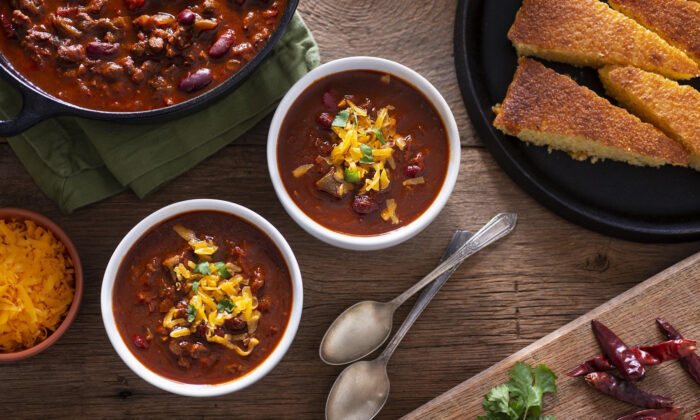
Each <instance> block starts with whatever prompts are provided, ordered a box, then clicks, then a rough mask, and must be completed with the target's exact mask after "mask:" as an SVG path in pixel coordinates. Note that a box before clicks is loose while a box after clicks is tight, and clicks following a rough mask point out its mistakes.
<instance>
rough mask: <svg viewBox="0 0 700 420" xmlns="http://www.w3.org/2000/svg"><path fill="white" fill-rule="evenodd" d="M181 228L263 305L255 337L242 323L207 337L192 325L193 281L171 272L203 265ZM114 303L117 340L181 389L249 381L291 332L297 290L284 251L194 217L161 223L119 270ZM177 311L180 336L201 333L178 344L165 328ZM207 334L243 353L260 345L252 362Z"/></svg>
mask: <svg viewBox="0 0 700 420" xmlns="http://www.w3.org/2000/svg"><path fill="white" fill-rule="evenodd" d="M176 225H180V226H184V227H186V228H187V229H190V230H192V231H193V232H195V233H196V235H197V237H198V238H200V239H202V240H207V241H210V243H213V244H214V245H215V246H217V247H218V250H217V251H216V252H214V254H212V255H211V256H210V260H211V261H212V262H217V263H224V264H227V265H228V267H234V266H235V267H239V268H240V269H241V271H240V272H239V273H237V274H240V275H241V276H243V277H245V278H246V279H248V280H247V283H246V284H247V285H248V286H247V287H249V288H250V290H251V292H252V295H253V296H255V298H256V299H257V310H258V311H259V312H260V317H259V321H258V322H257V329H256V330H255V332H254V333H252V334H250V332H249V331H248V327H247V324H246V323H245V322H243V321H242V320H241V318H242V315H238V316H236V317H234V318H232V319H229V320H227V321H226V322H225V323H224V324H223V325H221V326H220V327H217V328H216V329H212V330H211V331H210V332H208V333H207V332H206V325H205V326H202V325H201V324H200V325H199V326H196V327H195V324H194V323H191V322H188V316H189V315H192V314H191V312H190V309H191V308H190V307H189V306H188V300H187V299H188V297H187V296H188V295H187V293H188V291H190V290H191V288H192V279H190V280H187V279H184V278H182V279H178V278H177V277H176V276H175V275H174V274H173V273H172V270H171V268H172V267H173V266H177V265H179V264H180V263H182V264H183V266H184V267H187V266H188V264H189V262H190V261H192V262H193V263H199V262H200V261H202V258H201V256H200V255H197V254H195V253H194V252H193V249H192V247H191V246H190V245H189V244H188V242H187V241H186V240H184V239H183V238H182V237H181V236H180V235H178V233H176V232H175V231H174V230H173V227H174V226H176ZM173 261H174V262H173ZM215 270H216V269H215ZM228 274H229V276H231V275H233V274H234V273H228ZM229 278H232V277H229ZM200 281H202V282H204V281H203V280H200ZM198 287H199V288H203V287H204V286H203V285H198ZM112 299H113V306H114V317H115V320H116V324H117V327H118V329H119V333H120V334H121V336H122V339H123V340H124V342H125V343H126V345H127V347H128V348H129V350H131V352H132V353H133V354H134V356H136V358H137V359H138V360H139V361H140V362H141V363H143V364H144V365H145V366H147V367H148V368H149V369H150V370H152V371H153V372H155V373H157V374H159V375H161V376H164V377H166V378H170V379H174V380H176V381H180V382H185V383H191V384H217V383H222V382H227V381H230V380H232V379H235V378H237V377H240V376H242V375H245V374H246V373H248V372H250V371H251V370H253V369H255V368H256V367H257V366H258V365H260V364H261V363H262V362H263V361H264V360H265V359H266V358H267V357H268V356H269V355H270V353H272V351H273V350H274V349H275V347H276V346H277V344H278V343H279V340H280V339H281V338H282V336H283V334H284V331H285V329H286V328H287V324H288V321H289V317H290V312H291V305H292V284H291V277H290V273H289V269H288V268H287V265H286V263H285V261H284V258H283V256H282V254H281V253H280V251H279V249H278V248H277V246H276V245H275V244H274V243H273V242H272V241H271V240H270V238H268V237H267V235H265V234H264V233H263V232H262V231H260V230H259V229H258V228H257V227H255V226H253V225H251V224H249V223H248V222H246V221H243V220H241V219H239V218H238V217H236V216H233V215H231V214H226V213H221V212H214V211H196V212H191V213H185V214H181V215H178V216H175V217H173V218H172V219H169V220H166V221H164V222H162V223H161V224H159V225H157V226H155V227H154V228H152V229H151V230H150V231H148V232H147V233H146V234H144V235H143V236H142V237H141V238H140V239H139V240H138V241H137V242H136V243H135V244H134V245H133V246H132V248H131V249H130V250H129V252H128V253H127V255H126V257H125V258H124V260H123V261H122V263H121V265H120V267H119V271H118V273H117V278H116V281H115V284H114V291H113V295H112ZM222 302H224V303H226V302H225V300H220V301H219V304H220V305H221V304H222ZM229 305H230V302H229ZM173 307H174V308H176V309H175V315H174V319H175V320H180V321H178V322H180V323H181V325H180V326H178V327H177V328H180V327H182V328H187V327H190V326H191V327H192V329H195V328H196V332H194V333H192V334H189V335H187V336H184V337H179V338H173V337H171V336H170V333H171V332H172V331H173V330H171V329H166V328H164V326H163V319H164V317H165V316H166V314H167V313H168V312H169V311H170V310H171V309H172V308H173ZM225 308H226V305H225V304H224V305H223V307H222V308H221V309H218V310H217V314H218V312H219V311H220V312H221V313H222V314H226V312H224V311H225V310H226V309H225ZM234 314H235V312H234ZM229 316H230V315H229ZM189 319H192V318H189ZM207 334H210V335H212V336H216V337H224V336H227V335H230V336H234V335H235V336H240V337H242V338H243V340H242V341H241V342H240V343H239V344H240V347H242V348H244V349H245V347H246V344H249V342H250V340H252V339H255V340H258V341H259V343H258V344H257V345H255V346H254V347H253V350H252V352H251V353H250V354H249V355H247V356H241V355H239V354H238V353H237V352H236V351H234V350H232V349H230V348H228V347H225V346H224V345H222V344H219V343H216V342H211V341H208V340H207Z"/></svg>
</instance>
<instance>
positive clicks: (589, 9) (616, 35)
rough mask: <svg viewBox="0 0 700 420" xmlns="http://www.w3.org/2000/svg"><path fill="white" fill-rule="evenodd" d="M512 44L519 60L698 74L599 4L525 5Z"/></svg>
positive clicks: (561, 0)
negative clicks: (538, 58) (630, 67)
mask: <svg viewBox="0 0 700 420" xmlns="http://www.w3.org/2000/svg"><path fill="white" fill-rule="evenodd" d="M508 39H510V40H511V41H512V42H513V45H514V46H515V48H516V50H517V51H518V54H519V55H521V56H537V57H541V58H544V59H547V60H552V61H562V62H565V63H570V64H573V65H576V66H591V67H602V66H604V65H606V64H619V65H628V64H631V65H634V66H637V67H640V68H643V69H646V70H649V71H653V72H657V73H661V74H664V75H666V76H668V77H670V78H673V79H690V78H692V77H695V76H698V75H700V69H699V68H698V64H697V63H695V62H694V61H693V60H692V59H690V58H689V57H688V56H687V55H685V54H684V53H683V52H682V51H681V50H679V49H677V48H675V47H673V46H671V45H669V44H668V43H667V42H666V41H664V40H663V39H661V38H660V37H659V36H658V35H656V34H655V33H653V32H652V31H650V30H648V29H646V28H644V27H643V26H641V25H640V24H638V23H637V22H635V21H634V20H632V19H630V18H628V17H626V16H625V15H623V14H622V13H619V12H617V11H615V10H613V9H611V8H610V7H609V6H608V5H607V4H605V3H603V2H601V1H598V0H524V1H523V5H522V7H521V8H520V10H519V11H518V14H517V16H516V18H515V22H514V23H513V26H511V28H510V30H509V31H508Z"/></svg>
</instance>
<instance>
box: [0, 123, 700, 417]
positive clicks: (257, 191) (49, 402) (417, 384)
mask: <svg viewBox="0 0 700 420" xmlns="http://www.w3.org/2000/svg"><path fill="white" fill-rule="evenodd" d="M259 128H261V127H259ZM262 128H264V127H262ZM0 179H3V183H2V184H0V206H7V205H13V206H19V207H25V208H29V209H33V210H38V211H40V212H42V213H44V214H46V215H47V216H49V217H51V218H53V219H54V220H56V222H58V223H59V224H60V225H61V226H62V227H63V228H64V229H65V230H66V231H67V232H68V234H69V235H70V236H71V237H72V238H73V240H74V242H75V243H76V246H77V247H78V250H79V252H80V253H81V257H82V259H83V264H84V268H85V275H86V290H85V297H84V300H83V305H82V308H81V311H80V314H79V316H78V318H77V319H76V321H75V323H74V325H73V326H72V327H71V329H70V330H69V331H68V333H67V334H66V335H65V336H64V337H63V338H62V339H61V340H60V341H59V342H58V343H57V344H56V345H55V346H54V347H52V348H51V349H49V350H48V351H46V352H45V353H43V354H40V355H38V356H37V357H34V358H32V359H30V360H26V361H22V362H19V363H13V364H6V365H0V376H2V377H3V378H5V380H6V383H8V384H12V386H6V387H3V392H2V393H1V394H0V405H2V406H3V407H9V408H10V409H11V410H12V411H13V412H21V413H23V414H24V415H26V416H28V417H38V416H45V415H49V414H50V415H52V416H57V417H76V416H90V417H99V418H123V417H130V416H140V417H163V416H166V415H177V414H178V413H180V414H181V412H179V411H178V410H179V408H178V407H179V405H178V402H180V401H181V399H180V398H179V397H176V396H174V395H170V394H167V393H165V392H162V391H159V390H157V389H155V388H153V387H152V386H150V385H148V384H147V383H145V382H144V381H142V380H141V379H139V378H138V377H137V376H136V375H134V374H133V373H132V372H131V371H130V370H129V369H128V368H127V367H126V366H125V365H124V364H123V363H122V361H121V360H120V359H119V357H118V356H117V355H116V353H115V352H114V350H113V349H112V347H111V346H110V344H109V342H108V341H107V339H106V335H105V333H104V329H103V325H102V320H101V316H100V308H99V289H100V284H101V280H102V279H101V276H102V274H103V270H104V267H105V266H106V264H107V261H108V259H109V257H110V255H111V252H112V251H113V249H114V248H115V246H116V244H117V243H118V242H119V240H120V239H121V238H122V237H123V235H125V234H126V232H127V231H128V230H129V229H130V228H131V227H133V226H134V225H135V224H136V223H138V221H139V220H141V219H142V218H143V217H145V216H147V215H148V214H150V213H151V212H153V211H154V210H156V209H158V208H160V207H162V206H164V205H167V204H170V203H172V202H174V201H178V200H183V199H189V198H194V197H215V198H221V199H225V200H230V201H235V202H238V203H240V204H242V205H244V206H247V207H250V208H252V209H253V210H255V211H257V212H259V213H260V214H261V215H263V216H264V217H266V218H267V219H268V220H270V221H271V222H272V223H273V224H274V225H275V226H277V227H278V228H279V229H280V231H281V232H282V233H283V234H284V235H285V237H287V238H288V240H289V242H290V244H291V246H292V248H293V249H294V251H295V252H296V255H297V258H298V260H299V264H300V266H301V267H302V274H303V277H304V286H305V303H304V315H303V317H302V324H301V327H300V329H299V333H298V336H297V338H296V340H295V342H294V344H293V345H292V348H291V349H290V352H289V353H288V354H287V356H286V357H285V358H284V360H283V361H282V363H280V365H279V366H278V367H277V368H276V369H275V370H274V371H273V372H272V373H271V374H270V375H269V376H268V377H266V378H265V379H263V380H262V381H261V382H259V383H257V384H255V385H254V386H252V387H251V388H249V389H248V390H245V391H243V392H241V393H238V394H236V395H235V396H228V397H220V398H213V399H206V400H199V399H195V400H192V399H188V400H187V404H188V407H189V410H192V411H189V412H196V413H203V414H204V413H206V415H213V416H224V415H230V414H232V413H236V416H237V417H239V418H318V417H319V416H321V413H322V411H323V407H324V403H325V398H326V395H327V392H328V390H329V389H330V386H331V384H332V383H333V381H334V379H335V377H336V375H337V374H338V373H339V372H340V368H337V367H330V366H326V365H324V364H323V363H322V362H321V361H320V360H319V359H318V353H317V351H318V344H319V342H320V339H321V337H322V335H323V333H324V331H325V329H326V328H327V327H328V325H329V324H330V323H331V322H332V320H333V319H334V318H335V316H337V315H338V314H339V313H340V312H341V311H342V310H343V309H344V308H345V307H347V306H349V305H350V304H352V303H354V302H356V301H358V300H361V299H368V298H371V299H389V298H391V297H393V296H395V295H396V294H398V293H400V292H401V291H402V290H404V289H405V288H406V287H408V286H409V285H410V284H412V283H413V282H415V281H417V280H418V279H419V278H420V277H421V276H422V275H423V274H425V273H426V272H427V271H428V270H429V268H430V267H432V266H433V265H434V264H435V262H436V261H437V260H438V258H439V256H440V255H441V253H442V250H443V247H444V246H445V245H446V243H447V241H448V239H449V237H450V236H451V233H452V232H453V231H454V230H455V229H458V228H467V229H471V230H475V229H477V228H478V227H479V226H480V225H482V224H483V223H484V222H486V221H487V220H488V218H489V217H490V216H492V215H493V214H495V213H497V212H499V211H502V210H509V211H515V212H517V213H518V214H519V215H520V221H519V225H518V227H517V229H516V231H515V232H514V233H513V234H512V235H511V236H509V237H508V238H506V239H505V240H503V241H502V242H500V243H498V244H495V245H494V246H493V247H492V248H490V249H488V250H485V251H484V252H482V253H480V254H477V255H475V256H474V257H472V258H471V259H470V260H469V261H468V262H466V263H465V264H464V265H463V266H462V267H461V268H460V270H459V271H458V272H457V273H456V274H455V276H454V278H453V279H451V280H450V281H449V282H448V283H447V284H446V285H445V287H444V288H443V290H442V291H441V292H440V293H439V294H438V295H437V296H436V298H435V301H434V302H433V303H431V305H430V306H429V307H428V308H427V310H426V311H425V312H424V313H423V315H422V316H421V318H420V319H419V320H418V322H417V323H416V325H415V326H414V327H413V329H412V331H411V332H410V333H409V334H408V335H407V337H406V338H405V340H404V342H403V343H402V344H401V346H400V347H399V349H398V351H397V352H396V354H395V355H394V357H393V358H392V360H391V362H390V365H389V374H390V376H391V380H392V394H391V396H390V400H389V403H388V405H387V407H386V408H385V409H384V411H383V412H382V415H381V416H380V418H397V417H399V416H401V415H403V414H406V413H407V412H409V411H410V410H412V409H415V408H416V407H418V406H419V405H420V404H422V403H424V402H426V401H428V400H430V399H431V398H433V397H435V396H437V395H439V394H440V393H442V392H444V391H446V390H448V389H450V388H451V387H452V386H455V385H457V384H458V383H460V382H461V381H462V380H464V379H466V378H469V377H470V376H472V375H474V374H476V373H478V372H479V371H481V370H483V369H485V368H487V367H488V366H490V365H491V364H493V363H495V362H497V361H498V360H500V359H502V358H504V357H506V356H508V355H509V354H512V353H513V352H515V351H517V350H518V349H520V348H522V347H524V346H526V345H527V344H529V343H531V342H532V341H533V340H535V339H537V338H540V337H542V336H543V335H545V334H546V333H548V332H549V331H551V330H552V329H554V328H555V327H556V326H558V325H563V324H565V323H566V322H568V321H571V320H572V319H574V318H576V317H577V316H579V315H581V314H583V313H585V312H586V311H588V310H590V309H592V308H594V307H596V306H597V305H599V304H601V303H602V302H604V301H605V300H607V299H609V298H611V297H613V296H615V295H617V294H619V293H621V292H623V291H624V290H626V289H628V288H629V287H631V286H632V285H634V284H635V283H638V282H639V281H640V280H642V279H644V278H647V277H649V276H650V275H652V274H653V273H654V272H657V271H659V270H661V269H663V268H664V267H666V266H668V265H671V264H672V263H674V262H675V261H678V260H680V259H682V258H683V257H686V256H688V255H690V254H691V253H693V252H695V251H697V250H698V248H699V247H698V245H699V244H698V243H686V244H675V245H659V244H656V245H654V244H636V243H632V242H626V241H622V240H617V239H612V238H607V237H605V236H603V235H599V234H597V233H593V232H590V231H587V230H584V229H582V228H580V227H578V226H575V225H573V224H570V223H568V222H566V221H564V220H562V219H560V218H558V217H556V216H554V215H552V214H551V213H550V212H548V211H547V210H546V209H544V208H542V207H541V206H540V205H538V204H537V203H536V202H535V201H534V200H532V199H531V198H529V197H528V196H526V195H525V194H524V193H523V192H522V191H521V190H520V189H519V188H518V187H517V186H516V185H515V184H514V183H513V182H511V181H510V180H509V179H508V178H507V176H506V175H505V174H503V172H501V171H500V170H499V169H498V167H497V166H496V164H495V163H494V161H493V160H492V158H491V157H490V156H489V155H488V153H487V152H485V151H484V150H483V149H480V148H464V149H463V150H462V169H461V175H460V179H459V181H458V183H457V186H456V189H455V193H454V195H453V197H452V199H451V200H450V202H449V203H448V205H447V207H446V208H445V210H444V211H443V213H442V214H441V215H440V216H439V217H438V218H437V220H436V221H435V223H433V224H432V225H431V226H430V227H429V228H428V229H426V230H425V231H424V232H423V233H421V234H420V235H418V236H417V237H416V238H414V239H412V240H411V241H410V242H409V243H408V244H407V245H406V247H405V248H400V249H394V250H393V252H392V250H389V251H385V252H381V253H377V252H375V253H355V252H353V253H347V252H343V251H339V250H337V249H334V248H332V247H329V246H327V245H324V244H322V243H321V242H319V241H317V240H315V239H314V238H312V237H311V236H309V235H308V234H306V233H305V232H304V231H302V230H301V229H300V228H299V227H298V226H297V225H296V224H295V223H294V222H293V221H292V220H291V219H290V218H289V216H288V215H287V214H286V213H285V212H284V210H283V209H282V208H281V206H279V204H278V201H277V198H276V197H275V195H274V192H273V191H272V188H271V185H270V181H269V177H268V175H267V168H266V164H265V150H264V146H263V145H262V144H234V145H233V146H231V147H229V148H226V149H224V150H223V151H222V152H221V153H219V154H217V155H216V156H214V157H212V158H210V159H208V160H207V161H205V162H203V163H202V164H201V165H199V166H198V167H197V168H195V169H193V170H192V171H190V172H189V173H187V174H186V175H183V176H181V177H180V178H178V179H176V180H175V181H173V182H172V183H170V184H169V185H167V186H166V187H164V188H163V189H162V190H161V191H159V192H157V193H155V194H153V195H152V196H150V197H148V199H146V200H144V201H139V200H138V199H136V198H135V197H134V196H133V195H131V194H129V193H124V194H120V195H117V196H115V197H113V198H111V199H109V200H106V201H105V202H102V203H98V204H95V205H93V206H89V207H87V208H85V209H81V210H78V211H77V212H76V213H75V214H73V215H69V216H66V215H61V214H59V213H58V211H57V210H56V207H55V205H54V204H53V203H52V202H50V201H49V200H48V199H47V198H46V197H45V196H43V194H42V193H41V192H40V191H39V190H38V188H37V187H36V185H34V184H33V182H32V181H31V179H30V177H29V176H28V175H27V173H26V171H25V170H24V169H23V168H22V167H21V165H20V164H19V162H18V160H17V159H16V157H15V156H14V155H13V154H12V153H11V151H10V149H9V147H8V146H7V145H0ZM406 249H409V250H412V251H411V252H410V253H407V252H406V251H405V250H406ZM339 255H343V258H347V256H350V257H354V258H356V259H357V261H358V262H359V261H362V267H363V269H362V273H361V275H360V274H358V272H357V271H353V270H350V269H348V268H347V267H346V268H341V267H340V266H339V265H338V264H334V263H333V261H336V260H337V259H338V258H339ZM387 265H390V266H391V267H392V269H391V270H385V267H386V266H387ZM592 291H594V292H592ZM409 306H410V305H406V306H405V307H403V308H401V310H400V312H399V313H398V314H397V317H396V322H397V325H398V323H399V322H400V321H401V320H402V319H403V317H404V316H405V314H406V313H407V311H408V310H409ZM28 391H31V392H28ZM76 395H80V398H76Z"/></svg>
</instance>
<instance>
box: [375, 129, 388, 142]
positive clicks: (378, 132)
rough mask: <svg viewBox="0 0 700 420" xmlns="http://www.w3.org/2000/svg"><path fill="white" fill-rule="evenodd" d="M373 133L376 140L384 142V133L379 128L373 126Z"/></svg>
mask: <svg viewBox="0 0 700 420" xmlns="http://www.w3.org/2000/svg"><path fill="white" fill-rule="evenodd" d="M374 135H375V136H376V137H377V140H379V142H380V143H381V144H386V139H385V138H384V133H382V129H381V128H375V129H374Z"/></svg>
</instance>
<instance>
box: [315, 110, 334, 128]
mask: <svg viewBox="0 0 700 420" xmlns="http://www.w3.org/2000/svg"><path fill="white" fill-rule="evenodd" d="M316 122H318V125H320V126H321V127H323V128H328V129H330V128H331V125H333V116H332V115H331V114H329V113H327V112H324V113H323V114H321V115H319V116H318V118H317V119H316Z"/></svg>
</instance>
